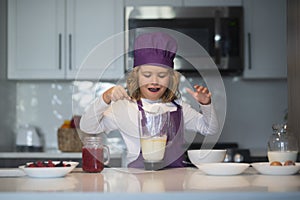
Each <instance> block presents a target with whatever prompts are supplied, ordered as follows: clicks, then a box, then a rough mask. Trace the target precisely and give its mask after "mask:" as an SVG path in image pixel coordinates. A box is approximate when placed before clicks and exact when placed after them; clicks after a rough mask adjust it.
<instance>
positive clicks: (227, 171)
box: [196, 163, 250, 176]
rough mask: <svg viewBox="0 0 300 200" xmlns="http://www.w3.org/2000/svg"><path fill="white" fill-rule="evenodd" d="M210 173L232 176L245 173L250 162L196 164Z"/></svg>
mask: <svg viewBox="0 0 300 200" xmlns="http://www.w3.org/2000/svg"><path fill="white" fill-rule="evenodd" d="M196 166H197V167H198V169H200V170H202V171H203V172H204V173H206V174H208V175H218V176H230V175H237V174H241V173H243V172H244V171H245V170H246V169H247V168H248V167H249V166H250V164H248V163H203V164H199V165H196Z"/></svg>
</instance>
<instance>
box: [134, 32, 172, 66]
mask: <svg viewBox="0 0 300 200" xmlns="http://www.w3.org/2000/svg"><path fill="white" fill-rule="evenodd" d="M176 51H177V42H176V40H175V39H174V38H172V37H171V36H170V35H168V34H166V33H163V32H154V33H146V34H142V35H139V36H138V37H137V38H136V39H135V44H134V63H133V67H136V66H140V65H144V64H150V65H155V66H161V67H170V68H174V62H173V60H174V58H175V55H176Z"/></svg>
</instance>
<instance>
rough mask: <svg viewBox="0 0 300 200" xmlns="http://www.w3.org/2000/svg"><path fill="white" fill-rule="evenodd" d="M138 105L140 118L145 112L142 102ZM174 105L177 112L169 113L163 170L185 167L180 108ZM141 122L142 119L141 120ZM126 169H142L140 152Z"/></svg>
mask: <svg viewBox="0 0 300 200" xmlns="http://www.w3.org/2000/svg"><path fill="white" fill-rule="evenodd" d="M137 103H138V105H139V110H140V111H141V113H142V116H145V111H144V109H143V104H142V101H140V100H139V101H137ZM172 103H173V104H175V105H176V107H177V110H176V111H173V112H170V126H169V127H170V130H169V131H168V132H167V145H166V151H165V156H164V166H165V168H175V167H185V166H186V165H185V163H183V161H184V160H185V155H184V149H183V144H184V138H183V133H184V128H183V115H182V108H181V106H180V105H178V104H177V103H176V102H174V101H173V102H172ZM142 120H143V119H142ZM128 167H134V168H144V159H143V155H142V152H140V154H139V156H138V158H137V159H136V160H135V161H133V162H131V163H129V164H128Z"/></svg>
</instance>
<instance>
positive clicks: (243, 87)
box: [16, 77, 288, 151]
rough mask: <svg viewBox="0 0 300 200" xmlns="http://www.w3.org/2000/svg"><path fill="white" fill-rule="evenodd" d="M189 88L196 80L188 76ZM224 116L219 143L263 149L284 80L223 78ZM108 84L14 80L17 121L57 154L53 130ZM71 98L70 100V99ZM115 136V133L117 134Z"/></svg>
mask: <svg viewBox="0 0 300 200" xmlns="http://www.w3.org/2000/svg"><path fill="white" fill-rule="evenodd" d="M189 81H190V82H191V83H192V84H194V83H198V82H200V81H201V80H200V79H197V78H190V79H189ZM223 81H224V85H225V89H226V95H227V113H226V120H225V125H224V129H223V132H222V134H221V137H220V140H219V141H220V142H237V143H238V144H239V146H240V147H241V148H249V149H254V150H256V149H260V150H264V149H265V148H266V142H267V139H268V137H269V135H270V134H271V132H272V129H271V126H272V124H273V123H280V122H282V121H283V119H284V115H285V112H286V109H287V95H288V94H287V81H286V80H251V81H247V80H243V79H241V78H240V77H225V78H223ZM110 86H111V84H110V83H93V82H85V81H82V82H67V81H57V82H51V81H50V82H18V83H17V112H16V116H17V117H16V118H17V123H18V124H20V123H29V124H32V125H35V126H36V127H38V128H39V129H40V131H41V133H42V134H43V135H44V137H45V141H46V150H48V151H49V150H54V151H56V150H57V129H58V128H59V127H60V126H61V124H62V123H63V121H64V120H65V119H70V118H71V117H72V115H73V114H79V115H80V114H82V113H83V112H84V109H85V108H86V106H87V105H88V104H89V103H90V102H91V101H92V100H93V99H94V98H95V96H97V95H99V94H100V93H101V92H102V91H103V90H104V89H106V88H108V87H110ZM72 98H73V99H72ZM116 136H118V134H116Z"/></svg>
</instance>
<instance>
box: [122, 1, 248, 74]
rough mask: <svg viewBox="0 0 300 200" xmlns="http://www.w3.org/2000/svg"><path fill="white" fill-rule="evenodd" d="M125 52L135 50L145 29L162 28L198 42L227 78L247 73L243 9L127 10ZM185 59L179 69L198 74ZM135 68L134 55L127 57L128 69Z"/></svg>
mask: <svg viewBox="0 0 300 200" xmlns="http://www.w3.org/2000/svg"><path fill="white" fill-rule="evenodd" d="M125 14H126V17H125V29H126V30H132V29H134V30H135V31H128V35H127V36H126V38H125V48H127V49H132V46H133V43H134V38H135V37H136V36H137V35H138V34H140V33H143V32H144V31H145V29H144V28H145V27H161V28H167V29H172V30H175V31H179V32H181V33H183V34H186V35H187V36H189V37H191V38H192V39H194V40H195V41H196V42H198V43H199V44H200V45H202V47H203V48H204V49H205V50H206V51H207V52H208V54H209V55H210V57H212V58H213V59H214V62H215V64H216V65H217V67H218V69H219V70H220V72H221V73H223V74H232V73H233V74H239V73H241V72H242V71H243V62H244V61H243V60H244V59H243V58H244V55H243V54H244V53H243V29H244V28H243V9H242V7H238V6H236V7H168V6H155V7H153V6H144V7H126V11H125ZM183 60H184V59H182V58H180V57H178V56H177V57H176V58H175V69H176V70H178V71H182V72H188V71H195V68H194V67H193V66H191V65H190V64H189V63H182V62H183ZM131 65H132V53H129V54H128V56H127V57H126V69H127V70H128V69H130V67H131Z"/></svg>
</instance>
